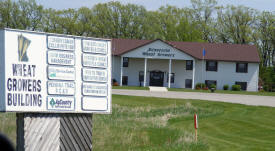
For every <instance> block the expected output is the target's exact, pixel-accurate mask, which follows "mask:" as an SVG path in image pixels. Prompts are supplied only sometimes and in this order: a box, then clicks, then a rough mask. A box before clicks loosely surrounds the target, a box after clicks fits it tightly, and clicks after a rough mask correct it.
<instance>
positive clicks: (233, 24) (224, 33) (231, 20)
mask: <svg viewBox="0 0 275 151" xmlns="http://www.w3.org/2000/svg"><path fill="white" fill-rule="evenodd" d="M255 18H256V11H255V10H253V9H251V8H248V7H244V6H237V7H236V6H232V5H229V6H227V7H226V8H223V7H220V9H219V10H218V18H217V24H218V26H217V33H218V37H219V38H220V40H221V41H222V42H225V43H235V44H249V43H251V42H252V41H253V40H252V26H253V24H254V23H255Z"/></svg>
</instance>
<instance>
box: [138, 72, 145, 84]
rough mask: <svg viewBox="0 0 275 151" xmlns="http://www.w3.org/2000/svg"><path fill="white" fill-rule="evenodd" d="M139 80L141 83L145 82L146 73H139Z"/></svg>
mask: <svg viewBox="0 0 275 151" xmlns="http://www.w3.org/2000/svg"><path fill="white" fill-rule="evenodd" d="M138 79H139V82H143V81H144V72H143V71H139V75H138Z"/></svg>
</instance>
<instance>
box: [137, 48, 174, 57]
mask: <svg viewBox="0 0 275 151" xmlns="http://www.w3.org/2000/svg"><path fill="white" fill-rule="evenodd" d="M142 55H143V56H148V57H168V58H174V57H175V54H174V53H172V52H171V49H160V48H158V49H156V48H149V49H148V50H147V51H145V52H142Z"/></svg>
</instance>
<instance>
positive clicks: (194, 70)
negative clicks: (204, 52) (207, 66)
mask: <svg viewBox="0 0 275 151" xmlns="http://www.w3.org/2000/svg"><path fill="white" fill-rule="evenodd" d="M195 62H196V61H195V59H194V60H193V79H192V89H195V72H196V63H195Z"/></svg>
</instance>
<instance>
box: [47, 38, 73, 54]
mask: <svg viewBox="0 0 275 151" xmlns="http://www.w3.org/2000/svg"><path fill="white" fill-rule="evenodd" d="M74 44H75V42H74V38H66V37H59V36H48V48H49V49H56V50H69V51H74V49H75V45H74Z"/></svg>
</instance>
